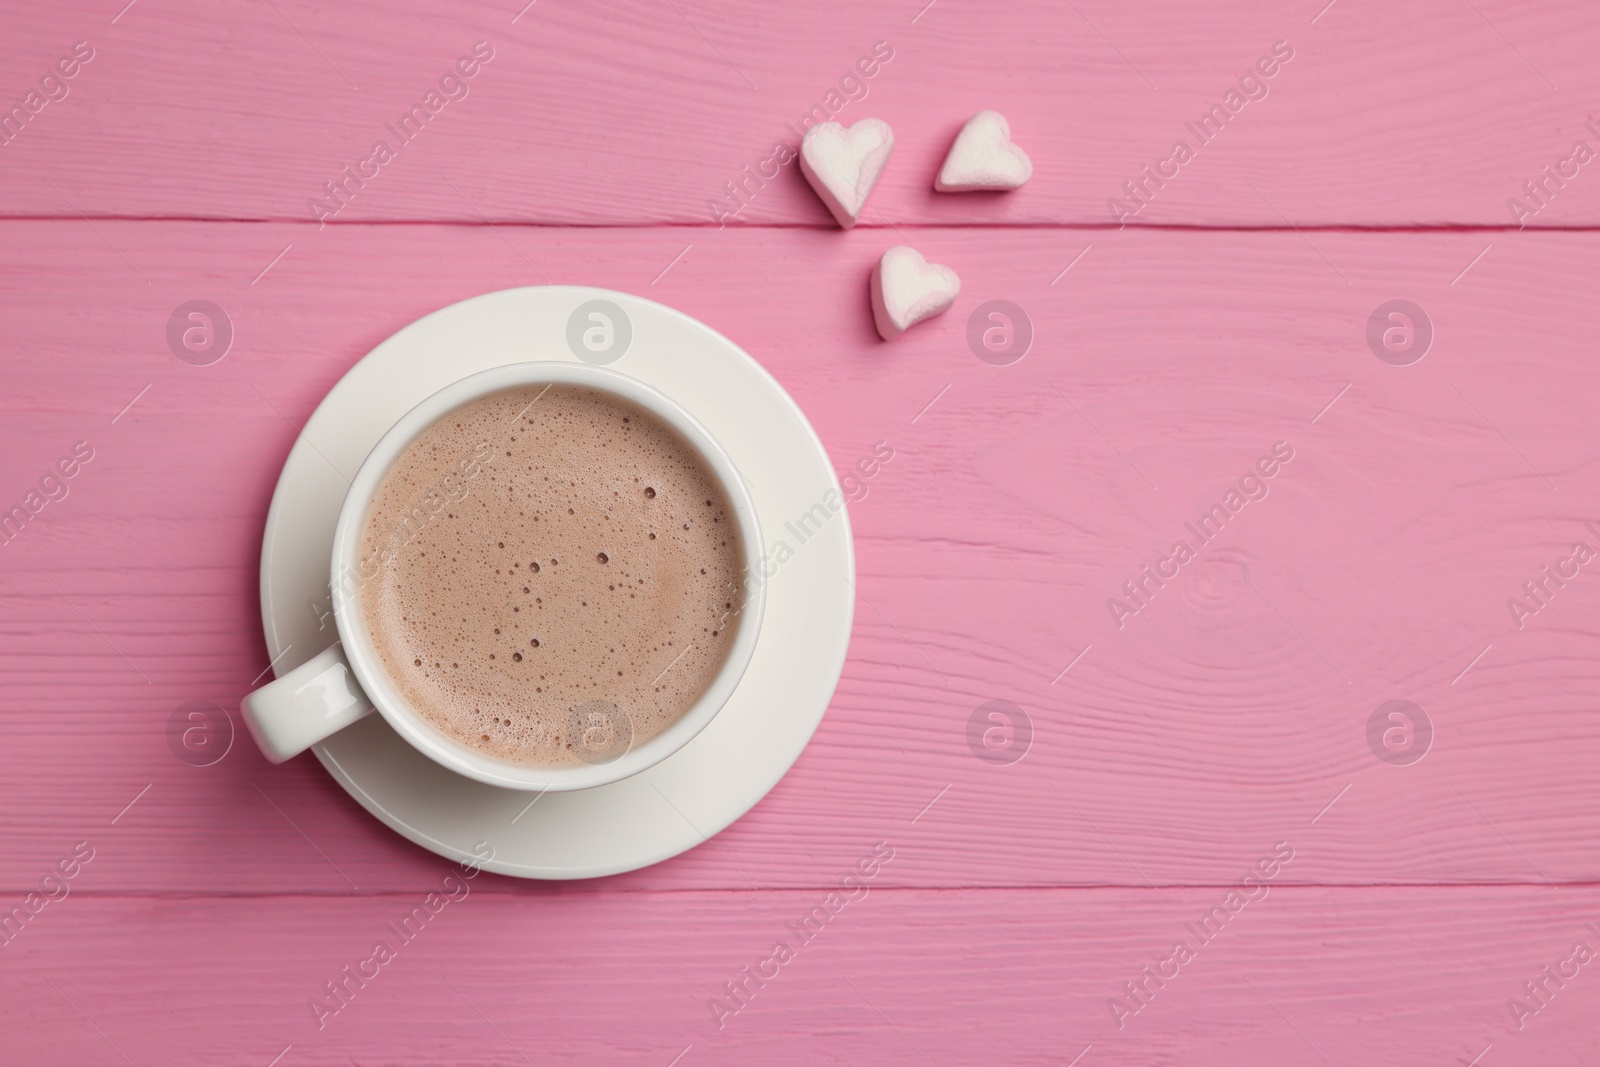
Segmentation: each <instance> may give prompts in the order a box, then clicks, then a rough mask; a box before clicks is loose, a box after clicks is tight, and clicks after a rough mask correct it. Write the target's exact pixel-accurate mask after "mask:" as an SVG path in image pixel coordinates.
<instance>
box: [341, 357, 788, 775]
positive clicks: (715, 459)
mask: <svg viewBox="0 0 1600 1067" xmlns="http://www.w3.org/2000/svg"><path fill="white" fill-rule="evenodd" d="M541 384H550V385H576V386H581V387H585V388H592V389H596V390H599V391H601V392H605V393H609V394H611V395H613V396H618V397H620V398H621V399H623V400H627V401H630V402H632V403H634V404H636V405H638V406H639V407H641V408H643V409H645V410H646V411H648V412H650V413H651V414H653V415H655V416H656V417H657V418H659V419H661V420H662V421H663V422H664V423H666V424H667V425H668V426H669V427H671V428H672V429H673V430H674V431H676V432H677V433H678V435H679V437H680V438H682V439H683V441H684V442H685V443H686V444H687V445H688V446H689V447H691V448H692V449H694V451H695V452H696V453H697V454H698V455H699V457H700V458H701V460H702V461H703V462H704V463H705V464H706V465H707V466H708V467H709V468H710V469H711V471H712V474H713V476H714V477H715V478H716V479H717V481H718V482H719V483H720V484H721V487H722V490H723V492H724V493H725V494H727V497H728V500H729V502H730V505H731V507H732V510H733V518H734V521H735V522H736V524H737V526H738V531H739V537H740V551H741V559H740V564H741V573H742V574H743V575H744V582H743V590H742V592H743V596H744V606H743V609H742V611H741V612H740V618H739V621H738V622H737V624H736V625H737V626H738V631H737V633H736V634H735V635H734V639H733V642H732V644H731V645H730V646H729V648H728V653H727V656H726V658H725V659H724V660H723V663H722V666H721V668H720V669H719V670H718V671H717V673H716V675H715V676H714V677H713V678H712V680H711V683H710V684H709V685H707V686H706V688H705V690H704V691H703V692H702V693H701V694H700V696H699V697H698V698H697V699H696V700H695V702H694V703H693V704H691V705H690V706H689V708H688V709H687V710H686V711H685V712H684V713H683V714H682V715H680V716H679V717H678V719H677V720H676V721H674V722H673V723H672V724H671V725H670V726H668V727H667V728H666V729H665V730H662V731H661V732H660V733H659V734H657V735H656V736H655V737H652V738H651V739H650V740H648V741H645V742H644V743H642V744H639V745H630V747H629V748H628V750H627V751H626V752H624V753H623V754H622V755H621V756H619V757H617V758H615V759H613V760H610V761H608V762H605V763H593V764H591V763H583V764H579V765H575V766H555V767H540V766H524V765H521V764H515V763H511V762H508V761H506V760H501V759H496V758H494V757H492V756H488V755H485V754H483V753H481V752H478V751H476V750H474V749H471V748H469V747H468V746H466V745H464V744H462V743H461V742H460V741H457V740H455V739H454V738H452V737H450V736H449V735H447V734H445V733H444V732H443V731H441V730H440V729H439V728H438V727H436V726H434V725H433V724H432V723H430V722H428V721H427V719H425V718H424V717H423V716H422V714H421V713H420V712H418V711H417V710H416V709H415V708H414V707H412V706H411V704H410V703H409V702H408V701H406V699H405V698H404V697H403V696H402V695H401V694H400V692H399V689H398V687H397V686H396V685H395V684H394V682H393V680H392V679H391V677H390V676H389V674H388V672H387V671H386V670H384V669H383V667H382V665H381V661H380V660H379V659H378V656H377V653H376V650H375V648H374V646H373V643H372V639H371V635H370V634H369V632H368V628H367V626H366V620H365V619H364V618H363V616H362V612H361V611H360V598H359V592H360V588H361V585H362V583H363V579H362V578H361V571H360V567H359V562H358V555H359V549H360V539H361V528H362V526H363V524H364V522H365V519H366V513H367V509H368V507H369V506H370V504H371V502H372V498H373V496H374V494H375V492H376V490H377V488H378V485H379V483H380V482H381V481H382V479H383V477H384V475H386V474H387V473H388V472H389V469H390V467H391V466H392V465H393V463H394V461H395V460H396V459H397V458H398V457H399V456H400V454H401V453H402V452H403V451H404V450H405V449H406V448H407V447H408V446H409V445H410V444H411V443H412V441H414V440H415V439H416V438H417V436H418V435H420V434H421V433H422V432H423V431H424V430H426V429H427V428H428V427H430V426H432V425H433V424H434V423H435V422H437V421H438V420H439V419H441V418H443V417H444V416H445V415H447V414H449V413H450V412H451V411H453V410H455V409H456V408H459V407H461V406H463V405H465V404H468V403H471V402H473V401H474V400H477V399H480V398H482V397H484V396H488V395H490V394H492V393H497V392H501V391H503V390H506V389H511V388H516V387H519V386H529V385H541ZM761 544H762V542H761V531H760V526H759V523H758V521H757V518H756V511H755V504H754V501H753V500H752V499H751V497H750V493H749V490H748V489H747V488H746V485H745V482H744V479H743V478H742V477H741V476H740V474H739V471H738V468H737V467H735V466H734V463H733V460H732V459H731V458H730V457H729V456H728V454H727V453H726V451H724V450H723V448H722V446H721V444H719V443H718V442H717V440H716V438H714V437H713V436H712V435H711V433H710V431H708V430H707V429H706V428H705V427H704V426H702V425H701V424H700V422H699V421H698V420H697V419H695V417H694V416H693V415H691V414H690V413H689V412H688V411H687V410H686V409H685V408H684V407H682V405H680V404H678V403H677V402H676V401H675V400H673V399H671V398H670V397H668V396H667V395H666V394H664V393H662V392H660V391H659V390H657V389H655V388H654V387H653V386H650V385H646V384H645V383H644V382H641V381H639V380H638V379H636V378H632V377H629V376H628V375H626V374H622V373H620V372H617V371H614V370H609V369H607V368H605V367H600V366H595V365H593V364H587V363H570V362H565V361H558V360H551V361H528V362H522V363H512V364H506V365H504V366H500V367H492V368H490V369H488V370H483V371H478V372H477V373H474V374H470V375H467V376H466V377H464V378H459V379H457V380H456V381H454V382H451V383H450V384H449V385H446V386H445V387H443V388H442V389H439V390H437V391H435V392H434V393H432V394H430V395H429V396H428V397H426V398H425V399H423V400H422V401H421V402H419V403H418V404H416V405H415V406H413V407H412V408H411V409H410V410H409V411H407V412H406V413H405V414H404V415H402V416H401V417H400V418H399V419H398V420H396V421H395V423H394V424H393V425H392V426H390V427H389V429H388V430H386V431H385V432H384V434H383V436H382V437H381V438H380V439H379V441H378V443H377V444H376V445H374V446H373V448H372V450H371V451H370V452H369V453H368V454H367V457H366V459H364V460H363V461H362V463H361V467H360V469H359V470H358V471H357V472H356V476H355V478H354V479H352V480H351V483H350V488H349V490H348V491H347V492H346V494H345V498H344V502H343V503H342V504H341V505H340V508H339V521H338V525H337V526H336V527H335V529H334V537H333V554H332V563H331V567H332V570H331V579H330V585H331V589H332V600H333V616H334V624H335V627H336V629H337V630H338V633H339V639H340V641H341V643H342V644H343V648H344V653H345V656H346V658H347V659H348V661H349V663H350V668H351V670H352V671H353V672H354V673H355V676H356V680H357V681H358V682H360V684H361V687H362V689H363V690H364V691H365V692H366V694H367V696H368V698H369V699H370V700H371V701H372V704H373V707H374V708H376V709H377V711H378V713H379V714H381V715H382V716H383V717H384V719H385V721H387V722H388V723H389V725H390V726H392V727H393V728H394V729H395V731H396V732H397V733H399V734H400V736H401V737H403V738H405V739H406V741H407V742H409V743H410V744H411V745H412V746H413V747H415V748H417V749H418V750H419V751H421V752H422V753H423V754H424V755H426V756H428V757H429V758H431V759H433V760H434V761H435V762H437V763H439V764H441V765H442V766H444V767H447V768H449V769H450V770H452V771H455V772H456V773H458V774H462V775H465V776H467V777H469V778H474V779H476V780H478V781H480V782H485V783H488V784H489V785H495V786H501V787H503V788H509V789H521V790H536V791H539V792H563V791H568V790H575V789H590V788H593V787H595V786H601V785H607V784H609V783H611V782H617V781H621V780H622V779H624V778H628V777H631V776H633V775H635V774H638V773H639V772H641V771H644V770H646V769H648V768H650V767H652V766H654V765H655V764H657V763H660V762H661V761H662V760H664V759H666V758H667V757H669V756H671V755H672V754H673V753H674V752H677V751H678V750H679V749H680V748H682V747H683V746H684V745H686V744H688V743H689V742H690V741H691V740H693V739H694V737H695V735H696V734H698V733H699V732H700V731H701V730H703V729H705V727H706V726H707V725H709V724H710V722H711V720H712V719H713V718H715V717H716V715H717V713H718V712H719V711H721V710H722V707H723V706H724V705H725V704H726V703H727V702H728V699H729V698H730V697H731V696H732V695H733V691H734V689H735V688H736V687H737V686H738V684H739V681H740V679H741V678H742V677H743V676H744V673H745V670H746V668H747V667H748V666H749V664H750V660H751V658H752V656H753V655H754V653H755V646H756V639H757V637H758V636H759V633H760V629H761V619H762V615H763V614H764V609H765V604H766V583H765V582H764V581H762V580H761V577H762V574H763V571H762V569H761V567H760V566H759V559H760V552H761Z"/></svg>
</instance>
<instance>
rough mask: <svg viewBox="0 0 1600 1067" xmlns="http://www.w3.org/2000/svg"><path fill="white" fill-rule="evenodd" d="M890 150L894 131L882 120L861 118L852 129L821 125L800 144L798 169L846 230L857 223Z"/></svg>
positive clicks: (825, 123) (887, 159)
mask: <svg viewBox="0 0 1600 1067" xmlns="http://www.w3.org/2000/svg"><path fill="white" fill-rule="evenodd" d="M893 150H894V131H893V130H891V129H889V124H888V123H887V122H884V121H883V120H882V119H862V120H861V121H860V122H858V123H856V124H855V125H854V126H841V125H840V124H839V123H837V122H824V123H820V124H818V125H816V126H813V127H811V128H810V129H809V130H807V131H806V135H805V137H804V138H803V139H802V140H801V141H800V170H801V172H802V173H804V174H805V176H806V181H808V182H810V183H811V188H813V189H815V190H816V191H817V196H819V197H821V198H822V202H823V203H824V204H826V205H827V207H828V210H829V211H831V212H833V217H834V218H835V219H837V220H838V222H839V225H840V226H843V227H845V228H846V229H848V228H850V227H851V226H854V225H855V224H856V218H857V217H858V216H859V215H860V214H861V209H862V208H863V207H864V206H866V203H867V194H868V193H870V192H872V187H873V185H875V184H877V181H878V175H879V174H881V173H883V165H884V164H885V163H887V162H889V153H890V152H891V151H893Z"/></svg>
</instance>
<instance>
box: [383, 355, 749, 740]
mask: <svg viewBox="0 0 1600 1067" xmlns="http://www.w3.org/2000/svg"><path fill="white" fill-rule="evenodd" d="M742 559H743V550H742V547H741V545H740V542H739V533H738V528H737V526H736V525H735V524H734V520H733V508H732V506H731V504H730V503H729V501H728V498H727V495H726V494H725V493H724V492H723V491H722V489H721V487H720V485H719V484H718V481H717V479H716V477H715V475H714V474H713V473H712V472H711V470H710V469H709V468H708V467H707V466H706V465H705V463H704V461H703V460H701V458H700V457H699V455H698V453H696V452H695V451H694V449H693V448H692V447H691V446H690V445H689V444H688V443H687V442H686V441H684V440H683V439H682V438H681V437H680V436H679V435H678V434H677V432H676V431H674V430H673V429H672V428H671V427H669V426H668V425H666V424H665V423H664V422H662V421H661V420H659V419H658V418H656V417H655V416H654V415H652V414H651V413H649V412H647V411H645V410H644V409H642V408H639V407H637V406H636V405H634V404H632V403H631V402H629V401H626V400H622V399H620V398H617V397H614V396H611V395H610V394H607V393H601V392H598V391H595V390H592V389H584V388H580V387H575V386H564V385H552V386H548V387H546V386H530V387H519V388H515V389H509V390H506V391H504V392H500V393H494V394H491V395H489V396H486V397H481V398H479V399H478V400H475V401H473V402H471V403H469V404H467V405H464V406H463V407H460V408H457V409H456V410H455V411H452V412H451V413H450V414H448V415H446V416H444V417H443V418H441V419H440V420H439V421H437V422H435V423H434V424H433V425H432V426H430V427H428V429H426V430H424V431H423V432H422V434H420V435H419V436H418V437H417V438H416V439H415V440H414V441H413V442H412V443H411V444H410V445H409V446H408V447H407V448H406V450H405V451H404V452H403V453H402V454H401V455H400V457H399V458H398V459H397V460H396V461H395V463H394V465H393V467H392V468H391V469H390V470H389V472H388V473H387V474H386V475H385V477H384V479H383V481H382V482H381V483H380V484H379V487H378V490H377V493H376V495H375V496H374V498H373V501H372V503H371V505H370V506H369V507H368V510H367V515H366V518H365V520H364V522H363V525H362V534H361V557H360V564H359V568H358V577H359V579H360V593H359V603H360V607H361V611H362V615H363V617H364V619H365V621H366V625H367V630H368V633H369V634H370V635H371V638H372V643H373V646H374V647H375V648H376V650H377V653H378V657H379V659H380V660H381V661H382V663H383V666H384V667H385V669H386V670H387V673H388V674H389V676H390V677H391V678H392V679H394V681H395V683H396V685H397V687H398V688H399V690H400V692H401V694H402V695H403V696H404V697H405V699H406V700H407V701H408V702H409V703H410V704H411V705H412V707H414V708H415V709H416V710H417V711H418V712H419V713H420V714H421V715H422V716H423V717H424V718H425V719H427V720H428V721H429V722H430V723H432V724H433V725H434V726H436V727H438V728H439V729H440V730H441V731H443V732H444V733H445V734H447V735H448V736H450V737H452V738H454V739H456V740H457V741H459V742H461V743H462V744H464V745H467V746H468V747H470V748H472V749H475V750H477V751H478V752H481V753H484V754H486V755H489V756H492V757H495V758H498V759H502V760H506V761H509V762H512V763H517V764H522V765H529V766H560V765H570V764H576V763H580V762H590V763H596V762H604V761H606V759H608V758H614V756H616V755H620V754H621V752H622V751H625V750H626V748H627V747H628V746H629V745H630V743H631V745H634V746H637V745H638V744H640V743H642V742H644V741H647V740H649V739H650V738H652V737H654V736H656V735H657V734H659V733H660V732H661V731H662V730H664V729H665V728H666V727H668V726H669V725H671V724H672V723H673V722H675V721H676V720H677V719H678V718H679V717H680V716H681V715H682V714H683V713H684V712H685V711H686V710H688V708H689V707H690V706H691V705H692V704H693V703H694V702H695V701H696V700H697V699H698V698H699V696H700V695H701V694H702V693H703V692H704V691H705V689H706V687H707V685H709V684H710V682H711V680H712V679H713V678H714V677H715V675H716V674H717V672H718V670H719V669H720V668H721V667H722V664H723V661H724V660H725V659H726V658H727V654H728V648H729V646H730V645H731V644H732V641H733V631H734V629H735V623H736V622H737V621H738V612H739V610H740V608H741V606H742V600H741V598H740V587H739V580H740V576H741V575H740V563H741V560H742ZM619 712H620V714H619ZM630 734H631V739H630V736H629V735H630Z"/></svg>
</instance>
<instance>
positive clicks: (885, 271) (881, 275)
mask: <svg viewBox="0 0 1600 1067" xmlns="http://www.w3.org/2000/svg"><path fill="white" fill-rule="evenodd" d="M960 292H961V279H960V278H958V277H956V272H955V271H953V270H951V269H950V268H949V267H946V266H944V265H942V264H939V263H929V262H928V261H927V260H926V259H923V258H922V254H921V253H920V252H918V251H917V250H916V249H915V248H912V247H911V246H910V245H896V246H895V247H893V248H891V249H889V251H887V252H885V253H884V254H883V258H882V259H880V260H878V266H877V268H876V269H875V270H873V272H872V321H873V322H874V323H875V324H876V325H877V327H878V334H879V336H881V337H882V338H883V339H884V340H885V341H893V340H894V339H895V338H896V337H899V336H900V335H901V334H903V333H905V332H906V331H907V330H908V329H910V328H911V327H913V326H915V325H916V324H917V323H919V322H921V321H922V320H923V319H927V318H932V317H933V316H934V315H937V314H939V313H940V312H941V311H944V310H945V309H946V308H948V307H949V306H950V305H951V304H954V303H955V302H956V295H957V294H958V293H960Z"/></svg>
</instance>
